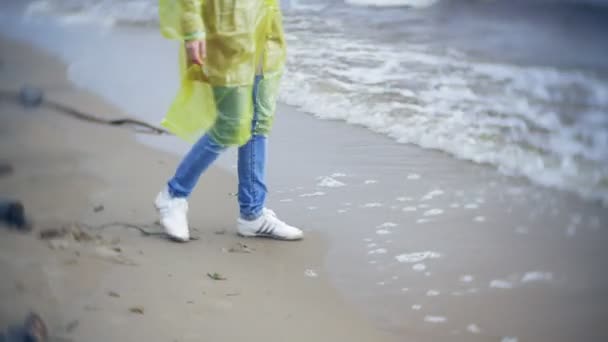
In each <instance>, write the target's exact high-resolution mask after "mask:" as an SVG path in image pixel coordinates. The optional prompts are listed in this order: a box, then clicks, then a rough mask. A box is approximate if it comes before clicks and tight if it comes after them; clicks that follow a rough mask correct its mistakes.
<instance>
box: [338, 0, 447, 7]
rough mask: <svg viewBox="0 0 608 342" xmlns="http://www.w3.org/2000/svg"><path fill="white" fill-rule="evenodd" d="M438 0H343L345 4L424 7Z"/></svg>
mask: <svg viewBox="0 0 608 342" xmlns="http://www.w3.org/2000/svg"><path fill="white" fill-rule="evenodd" d="M438 1H439V0H345V2H346V3H347V4H351V5H357V6H370V7H401V6H405V7H415V8H424V7H429V6H432V5H434V4H435V3H437V2H438Z"/></svg>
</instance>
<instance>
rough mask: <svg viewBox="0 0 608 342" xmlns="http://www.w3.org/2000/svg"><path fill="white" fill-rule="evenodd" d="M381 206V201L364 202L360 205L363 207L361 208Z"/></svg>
mask: <svg viewBox="0 0 608 342" xmlns="http://www.w3.org/2000/svg"><path fill="white" fill-rule="evenodd" d="M381 206H382V203H378V202H372V203H365V204H363V205H362V206H361V207H363V208H379V207H381Z"/></svg>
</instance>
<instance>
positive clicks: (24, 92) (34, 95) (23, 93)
mask: <svg viewBox="0 0 608 342" xmlns="http://www.w3.org/2000/svg"><path fill="white" fill-rule="evenodd" d="M43 94H44V93H43V92H42V89H40V88H36V87H32V86H23V87H22V88H21V90H20V91H19V102H20V103H21V105H23V106H24V107H27V108H33V107H38V106H40V105H41V104H42V101H43V99H44V95H43Z"/></svg>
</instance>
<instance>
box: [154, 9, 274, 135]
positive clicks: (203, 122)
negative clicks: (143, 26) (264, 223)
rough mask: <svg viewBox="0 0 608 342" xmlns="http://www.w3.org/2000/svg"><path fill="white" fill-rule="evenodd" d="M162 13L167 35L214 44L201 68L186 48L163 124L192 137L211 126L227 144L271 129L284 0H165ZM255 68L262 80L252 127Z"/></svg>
mask: <svg viewBox="0 0 608 342" xmlns="http://www.w3.org/2000/svg"><path fill="white" fill-rule="evenodd" d="M159 17H160V27H161V32H162V34H163V35H164V36H165V37H166V38H169V39H176V40H180V41H184V40H185V41H187V40H192V39H205V40H206V44H207V55H206V58H205V59H204V65H203V66H202V67H201V66H198V65H188V63H187V61H186V54H185V49H182V50H181V53H180V70H181V80H182V81H181V88H180V90H179V92H178V94H177V96H176V98H175V100H174V101H173V104H172V105H171V107H170V108H169V111H168V113H167V115H166V117H165V118H164V119H163V122H162V125H163V126H164V127H166V128H167V129H168V130H169V131H171V132H172V133H174V134H175V135H177V136H179V137H181V138H183V139H184V140H186V141H189V142H195V141H196V140H198V139H199V138H200V137H201V136H202V135H203V134H205V133H206V132H209V134H211V136H212V137H213V138H214V139H215V140H216V142H218V143H219V144H221V145H224V146H230V145H243V144H245V143H246V142H247V141H248V140H249V138H250V137H251V134H252V133H253V134H259V135H267V134H268V133H269V131H270V128H271V126H272V121H273V118H274V112H275V108H276V98H277V93H278V88H279V82H280V78H281V75H282V72H283V67H284V65H285V39H284V36H283V26H282V17H281V11H280V7H279V4H278V0H159ZM256 73H257V74H263V79H262V80H261V81H260V83H259V86H258V87H259V88H258V91H257V98H256V100H257V101H256V102H257V103H258V107H257V108H256V114H257V118H256V119H257V120H256V122H257V124H256V126H255V127H252V120H253V94H252V93H253V82H254V78H255V75H256Z"/></svg>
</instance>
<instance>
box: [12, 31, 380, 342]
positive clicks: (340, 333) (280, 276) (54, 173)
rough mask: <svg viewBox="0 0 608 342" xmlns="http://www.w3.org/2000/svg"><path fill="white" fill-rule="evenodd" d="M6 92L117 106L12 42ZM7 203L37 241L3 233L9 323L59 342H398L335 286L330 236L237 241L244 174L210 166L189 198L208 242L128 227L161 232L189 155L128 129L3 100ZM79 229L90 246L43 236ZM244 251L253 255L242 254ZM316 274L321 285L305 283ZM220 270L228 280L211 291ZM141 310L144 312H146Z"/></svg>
mask: <svg viewBox="0 0 608 342" xmlns="http://www.w3.org/2000/svg"><path fill="white" fill-rule="evenodd" d="M0 51H2V53H1V54H0V89H1V90H11V91H14V90H16V89H18V88H19V87H20V86H21V85H22V84H25V83H28V84H36V85H42V86H43V87H44V89H45V90H46V93H45V94H46V96H48V98H50V99H53V100H55V101H61V102H63V103H67V104H70V105H71V106H74V107H76V108H79V109H81V110H83V111H86V112H90V113H94V114H95V115H99V116H102V117H107V118H110V117H122V116H124V114H122V113H120V112H119V111H118V110H117V109H116V108H112V107H111V106H108V105H107V104H105V103H104V102H102V101H101V100H99V99H98V98H96V97H95V96H93V95H91V94H89V93H86V92H83V91H80V90H77V89H74V88H73V87H72V86H71V85H70V84H69V82H68V81H67V80H66V78H65V67H64V66H63V65H62V64H61V63H59V62H58V61H56V60H54V59H52V58H49V57H47V56H44V55H43V54H41V53H40V52H39V51H36V50H34V49H32V48H29V47H26V46H23V45H21V44H17V43H14V42H10V41H6V40H2V41H1V42H0ZM0 132H1V133H0V156H1V158H0V159H2V162H3V163H7V164H9V165H11V166H12V169H13V171H12V172H11V173H9V174H4V175H2V176H0V196H3V197H8V198H13V199H19V200H21V201H23V203H24V205H25V207H26V211H27V213H28V214H29V216H30V218H31V219H32V220H33V221H34V223H35V229H34V231H33V232H31V233H25V234H24V233H18V232H15V231H10V230H8V229H5V227H1V228H0V275H1V279H2V280H1V281H0V303H1V304H0V326H1V327H6V326H7V325H8V324H11V323H16V322H18V321H19V320H21V319H22V318H23V317H24V315H25V314H26V313H27V312H28V311H29V310H34V311H36V312H39V313H40V314H41V315H42V316H43V318H44V319H45V320H46V322H47V324H48V326H49V329H50V333H51V335H52V336H53V338H54V340H69V341H70V340H71V341H104V342H105V341H237V340H238V341H242V340H248V341H385V340H386V341H389V340H392V339H391V338H390V337H388V336H387V335H386V334H384V333H382V332H380V331H378V330H376V329H375V328H374V327H372V326H371V325H370V324H369V322H367V321H366V320H365V319H363V318H362V317H361V316H360V315H359V314H357V313H355V312H354V311H353V310H352V309H351V307H350V306H349V305H348V304H347V303H345V302H343V300H341V299H340V296H339V295H338V294H337V293H336V291H335V290H333V289H332V287H331V286H330V285H329V283H328V281H327V280H326V275H325V273H324V270H323V266H322V265H323V259H324V255H325V253H326V247H325V244H324V241H323V239H321V238H320V237H319V236H318V235H316V234H309V235H308V236H307V238H306V239H305V240H304V241H302V242H296V243H285V242H275V241H268V240H255V239H241V238H238V237H237V236H236V235H235V234H234V218H235V216H236V214H237V208H236V204H235V198H234V197H233V196H232V195H231V194H230V193H232V192H234V189H235V188H236V180H235V177H234V176H233V175H231V174H229V173H226V172H223V171H221V170H218V169H211V170H210V171H209V172H208V173H207V174H206V175H204V177H203V178H202V180H201V184H200V186H199V191H197V192H196V193H195V194H194V196H193V198H192V200H191V203H190V204H191V211H190V219H191V223H192V225H193V226H194V227H195V228H196V230H195V231H194V234H195V235H197V236H198V237H199V238H200V239H199V240H197V241H193V242H190V243H187V244H177V243H173V242H170V241H167V240H166V239H164V238H163V237H162V236H158V235H152V236H144V235H142V234H141V233H140V232H139V231H138V230H137V229H134V228H127V227H125V226H124V225H121V224H117V225H114V226H109V227H106V228H103V229H99V228H96V227H100V226H101V225H104V224H107V223H112V222H119V223H127V224H135V225H140V226H146V227H147V229H151V230H154V229H158V227H156V226H154V221H155V220H156V215H155V212H154V210H153V208H152V199H153V198H154V196H155V194H156V192H157V191H158V190H159V189H160V187H161V186H162V184H163V182H164V181H165V180H166V179H167V177H168V176H170V174H171V172H172V171H173V169H174V167H175V165H176V163H177V161H178V160H177V158H176V157H175V156H172V155H169V154H166V153H161V152H158V151H156V150H153V149H151V148H148V147H145V146H142V145H140V144H138V143H136V142H135V140H134V134H133V132H132V131H131V130H130V129H129V128H120V127H109V126H104V125H98V124H92V123H88V122H83V121H78V120H76V119H74V118H70V117H67V116H65V115H63V114H61V113H60V112H56V111H53V110H49V109H45V108H44V107H42V108H38V109H23V108H22V107H21V106H20V105H18V104H17V103H16V102H14V101H9V100H6V99H2V100H1V101H0ZM58 227H68V228H70V229H75V230H76V231H79V229H80V228H82V227H91V228H82V229H84V231H85V232H88V233H89V234H90V235H91V236H90V238H91V239H92V240H90V241H88V240H87V239H86V238H87V236H76V237H77V238H78V239H74V238H73V237H71V236H70V237H63V238H60V239H55V240H54V241H46V240H41V239H39V237H38V235H39V232H40V231H41V230H44V229H49V228H58ZM243 244H245V245H246V246H247V247H246V248H243ZM308 269H312V270H314V271H315V272H316V273H317V277H310V276H307V275H306V274H305V273H306V271H307V270H308ZM214 272H217V273H219V274H221V275H222V276H224V277H226V278H227V279H226V280H213V279H210V278H209V277H208V276H207V273H214ZM140 311H141V312H140Z"/></svg>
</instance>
